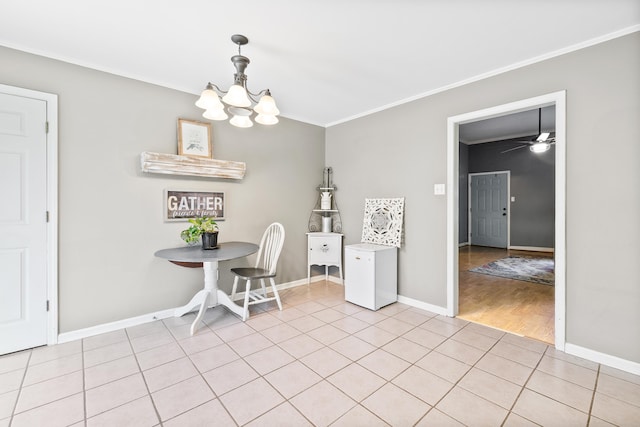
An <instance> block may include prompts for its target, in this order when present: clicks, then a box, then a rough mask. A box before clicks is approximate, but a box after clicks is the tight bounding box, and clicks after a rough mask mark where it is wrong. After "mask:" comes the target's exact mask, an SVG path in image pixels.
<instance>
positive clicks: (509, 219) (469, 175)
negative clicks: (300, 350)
mask: <svg viewBox="0 0 640 427" xmlns="http://www.w3.org/2000/svg"><path fill="white" fill-rule="evenodd" d="M494 174H496V175H497V174H507V248H508V247H510V246H511V171H510V170H507V171H493V172H474V173H469V174H467V176H468V179H467V199H468V200H467V240H468V241H469V244H471V177H472V176H476V175H494Z"/></svg>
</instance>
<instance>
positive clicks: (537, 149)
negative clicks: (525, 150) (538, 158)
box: [529, 142, 551, 154]
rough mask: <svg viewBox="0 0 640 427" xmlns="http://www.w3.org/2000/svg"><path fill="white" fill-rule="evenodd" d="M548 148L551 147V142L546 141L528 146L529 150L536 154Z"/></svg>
mask: <svg viewBox="0 0 640 427" xmlns="http://www.w3.org/2000/svg"><path fill="white" fill-rule="evenodd" d="M549 148H551V144H548V143H546V142H536V143H535V144H533V145H531V147H529V150H531V151H532V152H534V153H536V154H540V153H544V152H545V151H548V150H549Z"/></svg>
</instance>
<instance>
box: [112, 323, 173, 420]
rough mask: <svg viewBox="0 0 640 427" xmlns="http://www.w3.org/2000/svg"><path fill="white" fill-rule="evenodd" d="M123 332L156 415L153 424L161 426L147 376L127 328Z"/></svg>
mask: <svg viewBox="0 0 640 427" xmlns="http://www.w3.org/2000/svg"><path fill="white" fill-rule="evenodd" d="M160 323H162V321H160ZM162 325H163V326H164V327H165V328H167V326H166V325H165V324H164V323H162ZM167 332H169V333H170V334H171V332H170V331H168V328H167ZM124 333H125V335H126V336H127V342H128V343H129V347H131V352H132V354H133V358H134V359H135V361H136V365H137V366H138V370H139V371H140V376H141V377H142V381H143V382H144V386H145V388H146V389H147V396H148V397H149V400H151V405H152V406H153V410H154V411H155V414H156V417H158V422H159V424H154V425H160V426H162V425H163V424H162V418H161V417H160V412H158V408H157V407H156V402H155V401H154V400H153V396H152V395H151V391H150V390H149V384H147V378H146V377H145V376H144V371H143V370H142V366H140V361H139V360H138V355H137V353H136V351H135V349H134V348H133V345H132V344H131V337H130V336H129V331H127V328H124ZM171 338H173V339H174V340H175V337H174V336H173V335H171ZM133 375H135V374H133ZM125 378H127V377H125ZM136 400H137V399H134V400H131V401H130V402H125V403H123V405H126V404H127V403H131V402H135V401H136ZM119 406H122V405H119ZM112 409H113V408H112ZM110 410H111V409H110ZM105 412H106V411H105Z"/></svg>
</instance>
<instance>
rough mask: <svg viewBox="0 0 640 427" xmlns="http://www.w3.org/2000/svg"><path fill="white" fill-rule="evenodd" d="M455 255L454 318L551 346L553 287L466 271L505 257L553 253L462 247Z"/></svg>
mask: <svg viewBox="0 0 640 427" xmlns="http://www.w3.org/2000/svg"><path fill="white" fill-rule="evenodd" d="M459 254H460V258H459V270H460V271H459V280H458V284H459V314H458V317H460V318H461V319H465V320H469V321H472V322H476V323H481V324H483V325H487V326H492V327H494V328H498V329H503V330H505V331H509V332H514V333H516V334H520V335H523V336H526V337H529V338H534V339H537V340H540V341H544V342H546V343H549V344H553V343H554V309H555V301H554V290H555V288H554V287H553V286H548V285H541V284H537V283H530V282H523V281H519V280H512V279H505V278H502V277H495V276H488V275H486V274H479V273H472V272H469V271H468V270H469V269H471V268H473V267H477V266H479V265H483V264H486V263H488V262H491V261H495V260H497V259H500V258H505V257H507V256H509V255H529V256H538V257H549V258H552V257H553V254H551V253H543V252H524V251H509V250H506V249H497V248H485V247H481V246H464V247H462V248H460V252H459Z"/></svg>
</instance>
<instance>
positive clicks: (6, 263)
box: [0, 248, 26, 325]
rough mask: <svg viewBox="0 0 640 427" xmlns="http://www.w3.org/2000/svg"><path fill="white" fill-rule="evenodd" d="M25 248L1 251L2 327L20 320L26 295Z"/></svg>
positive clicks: (0, 298) (0, 306) (0, 296)
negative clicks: (4, 324)
mask: <svg viewBox="0 0 640 427" xmlns="http://www.w3.org/2000/svg"><path fill="white" fill-rule="evenodd" d="M24 255H25V250H24V249H23V248H18V249H12V250H3V251H0V325H1V324H3V323H7V322H12V321H16V320H20V319H21V318H22V314H23V307H24V303H25V301H24V297H25V295H26V290H25V284H26V277H25V271H24Z"/></svg>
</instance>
